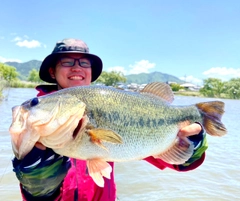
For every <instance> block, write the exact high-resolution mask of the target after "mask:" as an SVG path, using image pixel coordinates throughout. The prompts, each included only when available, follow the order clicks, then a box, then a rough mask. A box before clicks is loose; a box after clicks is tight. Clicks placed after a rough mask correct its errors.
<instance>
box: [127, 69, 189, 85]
mask: <svg viewBox="0 0 240 201" xmlns="http://www.w3.org/2000/svg"><path fill="white" fill-rule="evenodd" d="M126 78H127V84H130V83H137V84H147V83H150V82H176V83H178V84H182V83H184V81H183V80H180V79H179V78H177V77H175V76H173V75H169V74H165V73H161V72H153V73H140V74H131V75H127V76H126Z"/></svg>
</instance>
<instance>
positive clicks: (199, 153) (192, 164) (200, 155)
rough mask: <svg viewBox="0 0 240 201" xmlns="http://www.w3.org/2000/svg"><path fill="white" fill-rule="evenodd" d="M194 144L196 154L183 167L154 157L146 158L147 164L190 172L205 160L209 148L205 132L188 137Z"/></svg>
mask: <svg viewBox="0 0 240 201" xmlns="http://www.w3.org/2000/svg"><path fill="white" fill-rule="evenodd" d="M188 138H189V140H191V141H192V142H193V143H194V147H195V148H194V152H193V155H192V156H191V157H190V158H189V159H188V161H186V162H185V163H184V164H181V165H174V164H168V163H166V162H164V161H163V160H161V159H156V158H154V157H152V156H150V157H147V158H145V159H144V160H146V161H147V162H149V163H151V164H152V165H154V166H156V167H158V168H159V169H161V170H163V169H165V168H167V167H168V168H171V169H174V170H177V171H189V170H193V169H195V168H197V167H198V166H200V165H201V164H202V163H203V161H204V159H205V151H206V149H207V147H208V145H207V140H206V134H205V132H204V130H202V131H201V133H199V134H198V135H193V136H190V137H188Z"/></svg>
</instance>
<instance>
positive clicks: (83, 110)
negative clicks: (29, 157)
mask: <svg viewBox="0 0 240 201" xmlns="http://www.w3.org/2000/svg"><path fill="white" fill-rule="evenodd" d="M173 99H174V96H173V93H172V91H171V88H170V87H169V86H168V85H167V84H163V83H152V84H149V85H147V86H146V87H145V88H144V89H143V90H142V91H140V92H127V91H122V90H118V89H115V88H112V87H103V86H79V87H72V88H67V89H63V90H60V91H57V92H54V93H52V94H48V95H45V96H41V97H38V98H33V99H31V100H28V101H26V102H25V103H23V104H22V105H21V106H16V107H14V108H13V121H12V125H11V126H10V129H9V131H10V133H11V136H12V144H13V150H14V153H15V155H16V157H18V158H19V159H21V158H23V157H24V156H25V155H26V154H27V153H28V152H29V151H30V150H31V149H32V148H33V146H34V144H35V143H36V142H41V143H42V144H43V145H45V146H46V147H49V148H52V149H53V150H54V151H55V152H56V153H58V154H61V155H65V156H69V157H72V158H78V159H83V160H87V166H88V170H89V174H90V175H91V176H92V178H93V180H94V181H95V182H96V184H97V185H99V186H103V185H104V180H103V176H105V177H107V178H109V176H110V173H111V171H112V170H111V166H110V165H109V164H108V163H107V162H106V161H114V162H121V161H130V160H140V159H144V158H146V157H148V156H154V157H155V158H160V159H162V160H164V161H165V162H167V163H171V164H182V163H184V162H185V161H187V160H188V159H189V158H190V157H191V156H192V154H193V151H194V145H193V143H192V142H191V141H189V140H188V139H187V138H186V137H179V136H178V135H177V134H178V131H179V129H181V128H182V127H184V126H186V125H190V124H191V123H194V122H199V123H201V124H202V125H203V127H204V129H205V130H206V132H207V133H208V134H210V135H212V136H222V135H224V134H226V132H227V131H226V128H225V126H224V125H223V124H222V122H221V117H222V114H223V113H224V103H223V102H221V101H212V102H204V103H197V104H195V105H189V106H173V105H171V104H170V103H171V102H172V101H173Z"/></svg>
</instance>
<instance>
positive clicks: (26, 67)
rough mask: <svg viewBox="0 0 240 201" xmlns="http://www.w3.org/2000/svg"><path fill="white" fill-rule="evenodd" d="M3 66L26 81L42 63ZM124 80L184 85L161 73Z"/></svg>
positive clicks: (130, 77) (36, 61)
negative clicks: (9, 67) (12, 68)
mask: <svg viewBox="0 0 240 201" xmlns="http://www.w3.org/2000/svg"><path fill="white" fill-rule="evenodd" d="M5 64H7V65H9V66H13V67H15V68H16V69H17V71H18V72H19V73H20V74H21V75H20V79H22V80H26V79H27V77H28V75H29V72H30V71H31V70H32V69H34V68H35V69H36V70H39V68H40V66H41V64H42V62H41V61H38V60H31V61H28V62H24V63H18V62H6V63H5ZM126 78H127V84H131V83H136V84H147V83H150V82H176V83H178V84H182V83H184V81H183V80H180V79H179V78H177V77H175V76H173V75H169V74H165V73H161V72H153V73H140V74H131V75H126Z"/></svg>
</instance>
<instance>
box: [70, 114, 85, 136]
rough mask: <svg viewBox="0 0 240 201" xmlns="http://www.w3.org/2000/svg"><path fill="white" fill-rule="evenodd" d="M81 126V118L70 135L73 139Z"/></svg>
mask: <svg viewBox="0 0 240 201" xmlns="http://www.w3.org/2000/svg"><path fill="white" fill-rule="evenodd" d="M82 124H83V118H82V119H80V121H79V122H78V125H77V127H76V128H75V130H74V131H73V135H72V137H73V139H75V138H76V137H77V134H78V132H79V131H80V129H81V127H82Z"/></svg>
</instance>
